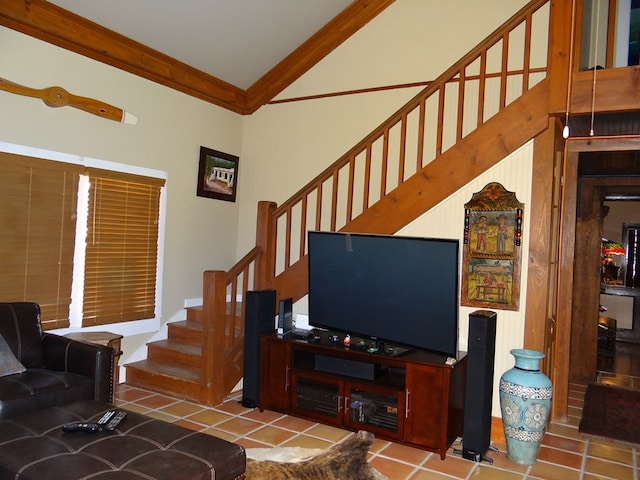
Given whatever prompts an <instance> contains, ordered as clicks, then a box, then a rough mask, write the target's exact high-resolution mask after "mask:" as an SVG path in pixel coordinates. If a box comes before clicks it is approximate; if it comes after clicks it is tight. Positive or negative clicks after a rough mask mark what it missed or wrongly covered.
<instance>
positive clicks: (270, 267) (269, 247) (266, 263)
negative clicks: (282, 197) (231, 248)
mask: <svg viewBox="0 0 640 480" xmlns="http://www.w3.org/2000/svg"><path fill="white" fill-rule="evenodd" d="M275 210H276V204H275V203H274V202H267V201H261V202H258V219H257V224H256V246H258V247H260V248H261V249H262V255H261V256H260V259H259V260H258V261H257V262H256V271H255V282H254V284H255V288H256V289H257V290H263V289H266V288H274V277H275V269H276V265H275V261H276V260H275V259H276V246H275V245H276V223H275V218H274V216H273V213H274V211H275Z"/></svg>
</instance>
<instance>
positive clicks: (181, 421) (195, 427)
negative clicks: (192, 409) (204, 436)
mask: <svg viewBox="0 0 640 480" xmlns="http://www.w3.org/2000/svg"><path fill="white" fill-rule="evenodd" d="M173 423H174V425H180V426H181V427H184V428H188V429H189V430H194V431H196V432H201V431H202V430H205V429H206V428H207V426H206V425H202V424H200V423H195V422H190V421H189V420H185V419H184V418H181V419H179V420H176V421H174V422H173Z"/></svg>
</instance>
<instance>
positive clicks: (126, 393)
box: [115, 387, 153, 402]
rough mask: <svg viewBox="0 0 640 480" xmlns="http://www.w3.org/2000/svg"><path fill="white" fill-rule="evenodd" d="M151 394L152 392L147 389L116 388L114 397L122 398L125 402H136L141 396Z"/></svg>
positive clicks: (144, 396)
mask: <svg viewBox="0 0 640 480" xmlns="http://www.w3.org/2000/svg"><path fill="white" fill-rule="evenodd" d="M151 395H153V393H151V392H149V391H147V390H141V389H139V388H133V387H128V388H118V389H117V390H116V395H115V397H116V399H118V400H122V401H125V402H136V401H138V400H140V399H142V398H146V397H149V396H151Z"/></svg>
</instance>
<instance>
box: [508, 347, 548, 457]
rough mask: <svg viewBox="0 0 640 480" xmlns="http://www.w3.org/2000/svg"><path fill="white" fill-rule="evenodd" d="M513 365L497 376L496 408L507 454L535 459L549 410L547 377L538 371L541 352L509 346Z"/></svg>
mask: <svg viewBox="0 0 640 480" xmlns="http://www.w3.org/2000/svg"><path fill="white" fill-rule="evenodd" d="M510 353H511V355H513V356H514V357H515V360H516V364H515V366H514V367H513V368H512V369H510V370H507V371H506V372H504V373H503V374H502V376H501V377H500V411H501V413H502V424H503V426H504V436H505V439H506V441H507V458H508V459H509V460H511V461H512V462H516V463H520V464H523V465H533V464H534V463H536V458H537V456H538V450H539V449H540V444H541V443H542V437H543V436H544V432H545V430H546V428H547V420H548V418H549V413H550V412H551V394H552V386H551V380H549V378H548V377H547V376H546V375H545V374H544V373H542V372H541V371H540V361H541V360H542V359H543V358H544V354H543V353H541V352H537V351H535V350H525V349H513V350H511V352H510Z"/></svg>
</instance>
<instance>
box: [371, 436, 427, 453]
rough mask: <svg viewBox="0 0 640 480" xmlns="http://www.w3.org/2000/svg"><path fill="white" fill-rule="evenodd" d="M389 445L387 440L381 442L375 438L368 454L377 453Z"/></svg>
mask: <svg viewBox="0 0 640 480" xmlns="http://www.w3.org/2000/svg"><path fill="white" fill-rule="evenodd" d="M391 443H392V442H390V441H389V440H383V439H381V438H378V437H376V438H374V439H373V443H372V444H371V446H370V447H369V452H371V453H377V452H379V451H381V450H384V449H385V448H387V447H388V446H389V445H391ZM427 453H429V452H427Z"/></svg>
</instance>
